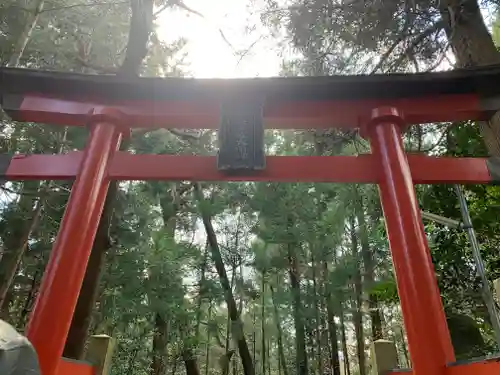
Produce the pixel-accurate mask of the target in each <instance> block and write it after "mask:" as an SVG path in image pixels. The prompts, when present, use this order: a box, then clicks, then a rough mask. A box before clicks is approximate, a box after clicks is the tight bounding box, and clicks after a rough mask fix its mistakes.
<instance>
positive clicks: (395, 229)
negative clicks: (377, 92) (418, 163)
mask: <svg viewBox="0 0 500 375" xmlns="http://www.w3.org/2000/svg"><path fill="white" fill-rule="evenodd" d="M402 126H403V120H402V119H401V117H400V116H399V114H398V113H397V110H395V109H393V108H388V109H386V108H383V109H380V110H377V111H375V112H374V119H373V121H372V127H371V129H369V130H368V131H367V134H368V137H369V139H370V144H371V148H372V152H373V155H374V157H375V158H377V159H378V160H379V161H380V164H381V167H382V173H381V179H380V181H379V190H380V200H381V203H382V208H383V211H384V217H385V224H386V228H387V235H388V238H389V244H390V249H391V255H392V261H393V265H394V270H395V276H396V281H397V286H398V294H399V299H400V301H401V310H402V313H403V321H404V325H405V328H406V333H407V337H408V347H409V352H410V357H411V361H412V364H413V369H414V372H415V373H416V374H418V375H424V374H425V375H444V371H445V367H446V364H447V363H450V362H454V360H455V357H454V351H453V346H452V343H451V338H450V334H449V332H448V326H447V323H446V317H445V314H444V310H443V306H442V302H441V295H440V292H439V288H438V285H437V280H436V275H435V272H434V266H433V264H432V259H431V255H430V251H429V246H428V244H427V239H426V236H425V231H424V227H423V224H422V217H421V215H420V209H419V207H418V204H417V198H416V195H415V189H414V187H413V181H412V178H411V172H410V166H409V164H408V162H407V160H406V156H405V153H404V149H403V142H402V137H401V127H402ZM423 327H425V330H424V331H423V330H422V328H423ZM431 332H432V334H430V333H431Z"/></svg>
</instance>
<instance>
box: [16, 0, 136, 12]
mask: <svg viewBox="0 0 500 375" xmlns="http://www.w3.org/2000/svg"><path fill="white" fill-rule="evenodd" d="M127 3H128V0H126V1H118V2H115V3H85V4H73V5H65V6H60V7H54V8H47V9H44V10H42V11H41V12H40V13H47V12H55V11H57V10H65V9H71V8H78V7H93V6H106V5H120V4H127ZM23 9H24V8H23ZM24 10H26V11H29V10H28V9H24Z"/></svg>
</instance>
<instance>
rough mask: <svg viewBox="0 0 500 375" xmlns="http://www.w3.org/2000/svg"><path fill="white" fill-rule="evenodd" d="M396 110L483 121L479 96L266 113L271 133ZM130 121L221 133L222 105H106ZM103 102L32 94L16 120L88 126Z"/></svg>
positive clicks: (283, 106)
mask: <svg viewBox="0 0 500 375" xmlns="http://www.w3.org/2000/svg"><path fill="white" fill-rule="evenodd" d="M386 105H391V106H395V107H398V108H400V110H401V111H402V112H403V113H404V115H405V118H406V120H407V123H409V124H419V123H429V122H445V121H463V120H478V119H483V118H484V116H485V114H484V112H483V111H482V110H481V106H480V103H479V98H478V97H477V96H476V95H447V96H438V97H427V98H414V99H399V100H390V101H388V100H361V101H347V100H346V101H341V100H339V101H323V102H318V101H311V102H283V103H278V104H273V105H268V106H267V107H265V108H264V118H265V121H264V123H265V126H266V128H274V129H310V128H332V127H340V128H357V127H359V125H360V124H363V123H365V122H366V121H367V120H368V119H369V115H370V112H371V110H372V109H374V108H377V107H380V106H386ZM106 106H113V107H115V108H117V109H119V110H120V111H122V112H123V113H124V114H126V115H127V116H129V118H130V122H131V123H132V124H134V126H136V127H142V128H183V129H217V128H218V126H219V108H220V103H218V102H216V101H214V102H212V103H209V102H198V103H197V102H175V101H165V102H161V101H158V102H120V103H106ZM101 107H103V104H102V103H92V102H91V101H82V102H75V101H70V100H63V99H55V98H47V97H41V96H37V95H27V96H25V97H24V99H23V101H22V103H21V105H20V109H19V111H18V112H17V114H16V120H19V121H32V122H40V123H50V124H57V125H73V126H83V125H85V124H86V120H87V117H88V113H89V112H90V111H91V110H92V109H93V108H101Z"/></svg>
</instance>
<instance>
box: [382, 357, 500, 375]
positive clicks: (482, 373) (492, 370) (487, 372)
mask: <svg viewBox="0 0 500 375" xmlns="http://www.w3.org/2000/svg"><path fill="white" fill-rule="evenodd" d="M413 374H414V371H413V370H399V371H398V370H395V371H391V372H388V373H387V375H413ZM444 374H445V375H493V374H500V359H499V358H497V359H487V360H482V361H474V362H472V361H471V362H470V363H462V364H460V365H448V366H447V367H446V370H445V373H444Z"/></svg>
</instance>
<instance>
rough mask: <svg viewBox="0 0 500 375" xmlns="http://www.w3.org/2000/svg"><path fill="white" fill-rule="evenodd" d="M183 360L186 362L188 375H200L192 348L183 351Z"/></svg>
mask: <svg viewBox="0 0 500 375" xmlns="http://www.w3.org/2000/svg"><path fill="white" fill-rule="evenodd" d="M182 358H183V360H184V366H185V367H186V375H200V370H199V369H198V361H197V360H196V354H195V353H194V352H193V349H192V348H191V347H188V348H186V349H184V350H183V352H182Z"/></svg>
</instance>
